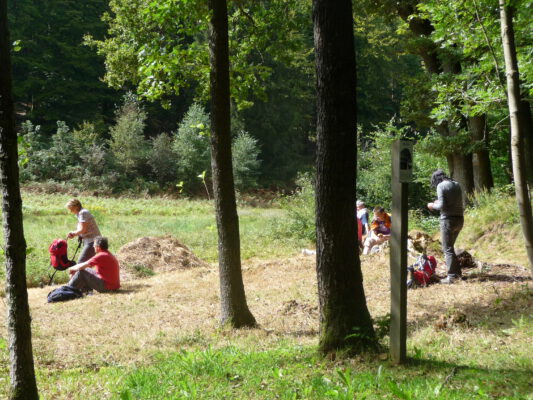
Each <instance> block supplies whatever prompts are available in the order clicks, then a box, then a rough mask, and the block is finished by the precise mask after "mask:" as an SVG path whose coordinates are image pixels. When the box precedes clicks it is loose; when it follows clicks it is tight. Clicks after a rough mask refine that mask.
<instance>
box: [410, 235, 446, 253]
mask: <svg viewBox="0 0 533 400" xmlns="http://www.w3.org/2000/svg"><path fill="white" fill-rule="evenodd" d="M407 250H408V251H409V252H410V253H412V255H413V256H416V255H419V254H429V255H435V253H437V254H439V253H440V254H441V253H442V251H441V250H440V243H439V242H438V241H437V240H433V238H432V237H431V236H429V235H428V234H427V233H425V232H422V231H416V230H413V231H411V232H409V234H408V235H407Z"/></svg>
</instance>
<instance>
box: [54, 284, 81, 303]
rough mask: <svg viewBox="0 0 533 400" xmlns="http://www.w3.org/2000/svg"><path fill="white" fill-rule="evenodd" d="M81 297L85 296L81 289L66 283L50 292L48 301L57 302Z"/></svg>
mask: <svg viewBox="0 0 533 400" xmlns="http://www.w3.org/2000/svg"><path fill="white" fill-rule="evenodd" d="M81 297H83V293H82V292H81V290H79V289H76V288H75V287H74V286H69V285H65V286H60V287H58V288H57V289H54V290H52V291H51V292H50V293H48V302H49V303H55V302H58V301H68V300H74V299H79V298H81Z"/></svg>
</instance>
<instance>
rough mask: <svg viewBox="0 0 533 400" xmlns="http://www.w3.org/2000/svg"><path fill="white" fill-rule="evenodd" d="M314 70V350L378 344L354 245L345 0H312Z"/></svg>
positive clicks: (352, 117) (351, 62)
mask: <svg viewBox="0 0 533 400" xmlns="http://www.w3.org/2000/svg"><path fill="white" fill-rule="evenodd" d="M313 23H314V40H315V56H316V72H317V157H316V170H317V181H316V233H317V267H316V268H317V277H318V297H319V305H320V339H319V350H320V351H321V352H322V353H324V354H325V353H330V352H335V351H337V350H339V349H344V350H348V351H349V352H350V353H357V352H361V351H364V350H366V349H370V348H373V347H374V346H375V344H376V340H375V334H374V329H373V326H372V320H371V318H370V313H369V311H368V308H367V305H366V298H365V293H364V289H363V275H362V272H361V265H360V260H359V252H358V246H357V226H356V220H355V201H356V198H355V187H356V169H357V161H356V160H357V130H356V100H355V99H356V97H355V96H356V75H355V51H354V41H353V20H352V4H351V1H350V0H339V1H328V0H314V1H313Z"/></svg>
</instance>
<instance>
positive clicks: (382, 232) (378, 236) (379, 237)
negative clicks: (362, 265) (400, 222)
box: [363, 207, 391, 255]
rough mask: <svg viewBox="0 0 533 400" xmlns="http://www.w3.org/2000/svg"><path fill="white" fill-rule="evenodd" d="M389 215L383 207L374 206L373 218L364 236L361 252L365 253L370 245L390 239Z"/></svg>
mask: <svg viewBox="0 0 533 400" xmlns="http://www.w3.org/2000/svg"><path fill="white" fill-rule="evenodd" d="M390 228H391V217H390V215H389V214H387V213H386V212H385V209H384V208H383V207H376V208H374V219H373V220H372V223H371V224H370V232H369V234H368V235H367V237H366V240H365V246H364V249H363V254H364V255H367V254H369V253H370V250H372V247H374V246H377V245H380V244H382V243H385V242H386V241H387V240H389V239H390V233H391V231H390Z"/></svg>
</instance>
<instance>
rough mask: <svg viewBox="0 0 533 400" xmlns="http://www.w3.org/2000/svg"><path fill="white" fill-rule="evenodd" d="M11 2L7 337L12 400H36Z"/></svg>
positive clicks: (3, 102) (0, 49)
mask: <svg viewBox="0 0 533 400" xmlns="http://www.w3.org/2000/svg"><path fill="white" fill-rule="evenodd" d="M10 48H11V44H10V40H9V31H8V26H7V0H0V188H1V190H2V201H3V202H2V216H3V225H4V243H5V257H6V297H7V333H8V345H9V360H10V377H11V388H10V398H11V399H13V400H15V399H16V400H19V399H20V400H33V399H38V398H39V396H38V393H37V382H36V380H35V370H34V365H33V351H32V344H31V317H30V308H29V305H28V290H27V287H26V241H25V239H24V229H23V223H22V199H21V197H20V187H19V169H18V149H17V133H16V130H15V114H14V109H13V96H12V82H11V58H10Z"/></svg>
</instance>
